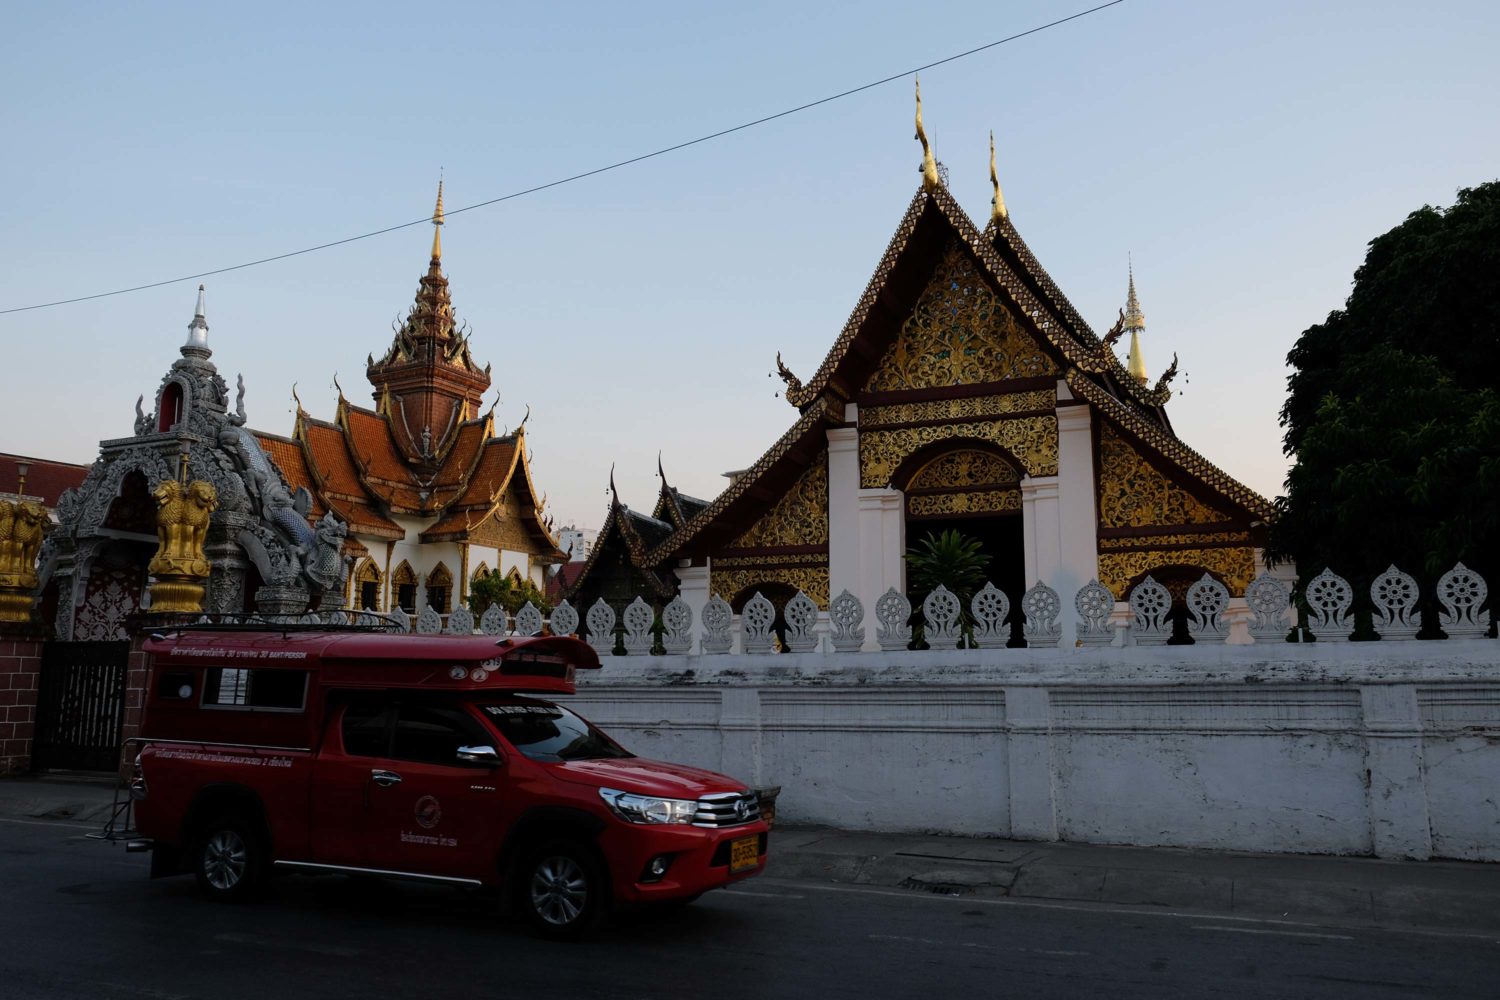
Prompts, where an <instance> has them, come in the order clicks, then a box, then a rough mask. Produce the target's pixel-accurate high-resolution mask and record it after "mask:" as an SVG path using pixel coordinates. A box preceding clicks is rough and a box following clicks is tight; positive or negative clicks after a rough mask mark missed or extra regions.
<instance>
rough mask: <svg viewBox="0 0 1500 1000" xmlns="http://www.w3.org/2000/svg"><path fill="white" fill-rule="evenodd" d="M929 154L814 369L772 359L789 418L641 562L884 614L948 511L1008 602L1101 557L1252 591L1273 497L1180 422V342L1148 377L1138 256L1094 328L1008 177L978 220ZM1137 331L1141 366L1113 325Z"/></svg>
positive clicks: (735, 586) (698, 588)
mask: <svg viewBox="0 0 1500 1000" xmlns="http://www.w3.org/2000/svg"><path fill="white" fill-rule="evenodd" d="M919 128H920V122H919ZM925 145H926V144H925V143H924V147H925ZM992 156H993V153H992ZM928 159H930V152H929V153H928ZM925 166H930V164H926V165H924V182H923V185H922V188H921V189H920V190H919V191H918V192H917V194H916V196H915V197H914V198H913V199H912V202H911V204H910V206H909V208H908V210H907V212H906V215H905V216H904V217H903V218H902V220H901V223H900V225H899V226H898V227H897V230H896V233H895V235H894V237H893V238H892V240H891V243H890V246H889V247H888V249H887V250H886V253H885V255H884V257H883V258H882V259H881V261H880V263H879V265H878V267H877V268H876V270H875V274H874V276H873V277H872V278H871V280H870V283H869V286H868V287H867V288H866V290H865V292H864V294H863V295H862V296H861V297H860V299H859V302H858V303H857V304H856V306H855V309H854V312H853V315H852V316H851V317H850V318H849V321H848V323H847V324H846V325H845V326H844V329H843V330H842V331H841V332H840V333H839V335H838V337H837V339H836V340H835V341H834V343H833V346H832V347H831V348H830V349H829V351H828V353H827V356H826V357H825V359H824V360H823V363H822V364H821V365H820V366H819V368H818V370H817V371H816V373H815V374H814V375H813V376H812V377H811V378H810V379H808V380H807V381H806V382H803V381H801V380H799V379H798V378H797V377H796V376H795V375H793V374H792V373H791V372H790V371H789V370H788V369H786V368H785V366H781V365H780V364H779V361H778V366H779V367H780V369H781V375H782V378H783V379H784V380H785V381H786V383H787V389H786V393H785V395H786V399H787V400H788V402H790V403H791V404H792V405H793V406H795V407H796V409H797V411H798V413H797V416H796V418H795V420H794V421H793V423H792V425H791V427H790V428H789V429H788V430H787V431H786V433H785V434H783V435H782V436H781V438H780V439H779V440H777V441H776V443H775V444H773V445H772V446H771V447H770V448H769V449H768V450H767V451H766V452H765V453H764V454H763V455H762V456H761V457H760V459H759V460H758V461H756V462H755V463H754V465H752V466H751V467H750V468H749V469H748V470H747V471H746V472H744V473H743V474H741V475H739V476H738V477H737V478H736V479H735V480H734V481H733V482H732V484H731V485H730V487H729V488H728V489H727V490H725V491H724V493H723V494H721V495H720V496H719V497H718V498H717V499H715V500H714V501H713V502H712V503H711V504H709V505H708V506H706V507H705V508H704V509H702V510H701V511H699V512H698V513H697V514H695V515H694V516H693V517H691V519H689V520H688V521H687V522H686V523H685V524H682V525H681V526H680V527H677V528H676V530H674V531H673V532H672V533H671V535H670V536H669V537H668V538H666V539H665V540H664V541H662V542H661V543H660V544H658V545H656V546H655V547H654V548H652V549H651V550H650V551H649V552H647V553H644V554H642V555H641V556H640V557H639V559H638V562H639V563H640V565H641V567H642V568H654V569H656V570H657V571H658V572H661V571H664V570H668V569H670V572H671V573H672V574H673V575H674V576H675V577H676V579H677V581H678V584H679V591H680V593H681V595H682V597H683V598H684V600H685V601H686V602H687V603H688V604H689V606H691V607H693V608H694V609H695V611H701V610H702V608H703V607H704V605H705V604H706V603H707V601H708V599H709V596H710V595H711V594H718V595H720V596H722V597H723V598H725V599H726V600H728V601H730V603H731V604H732V605H733V607H734V608H735V610H738V609H739V608H740V607H741V606H742V605H743V604H744V602H745V601H746V600H747V599H749V598H750V597H751V596H753V595H754V594H755V593H757V592H759V593H762V594H764V595H765V596H766V597H768V598H770V599H771V600H772V601H773V603H775V604H776V605H777V607H778V609H779V608H780V607H782V606H783V605H784V603H785V601H786V600H787V599H789V598H790V597H791V596H792V595H794V594H795V593H796V592H797V591H799V590H800V591H803V592H805V593H806V594H808V595H809V596H810V597H811V598H812V599H813V600H814V601H815V602H816V603H817V604H818V606H819V607H820V608H822V609H824V610H826V609H827V607H828V604H829V599H830V597H831V596H832V595H835V594H838V593H839V592H841V591H844V590H848V591H849V592H850V593H852V594H854V595H855V596H857V597H859V598H860V599H861V601H862V602H863V605H864V608H865V609H866V613H867V614H869V613H870V612H871V611H872V610H873V609H874V607H875V604H876V601H877V600H878V598H879V597H880V596H881V595H882V594H884V593H885V592H886V591H887V590H888V589H889V588H895V589H896V590H898V591H905V590H906V589H907V588H906V562H905V556H906V554H907V552H908V550H909V549H910V547H912V546H913V545H915V544H916V543H917V542H918V540H919V539H921V538H925V537H926V535H927V534H928V533H929V532H938V531H941V530H942V529H944V528H947V527H954V528H958V529H960V530H961V531H962V532H963V533H964V534H966V535H968V536H970V537H973V538H977V539H978V540H980V542H981V543H982V545H983V549H984V552H985V553H986V554H987V555H989V556H990V565H989V576H990V578H991V580H992V581H993V582H994V583H995V585H996V586H997V587H999V588H1001V589H1002V590H1004V591H1005V592H1006V593H1007V594H1008V595H1009V596H1010V599H1011V604H1012V607H1016V606H1018V605H1019V602H1020V598H1021V596H1022V594H1023V593H1024V592H1025V590H1026V589H1027V588H1029V587H1031V586H1032V585H1033V584H1034V583H1036V582H1038V581H1044V582H1046V583H1047V584H1048V585H1050V586H1051V587H1052V588H1053V589H1054V590H1056V591H1057V593H1058V594H1059V595H1060V597H1061V599H1062V601H1063V602H1064V603H1066V604H1067V605H1070V606H1071V604H1072V599H1073V595H1074V594H1076V593H1077V592H1078V591H1079V589H1080V588H1081V587H1083V586H1084V585H1085V584H1087V583H1089V582H1090V581H1091V580H1095V579H1097V580H1098V581H1100V582H1102V583H1103V584H1104V585H1105V586H1106V587H1108V588H1109V590H1110V591H1111V592H1112V593H1113V595H1114V596H1115V598H1116V600H1117V601H1123V600H1124V598H1125V595H1126V594H1127V592H1128V591H1129V590H1130V588H1131V587H1132V586H1133V585H1134V584H1136V583H1137V582H1139V581H1140V580H1142V579H1143V578H1144V577H1145V576H1146V575H1148V574H1149V575H1152V576H1153V577H1154V578H1155V579H1156V580H1157V581H1158V582H1160V583H1164V584H1165V585H1166V586H1167V587H1168V588H1169V589H1170V590H1171V591H1172V593H1173V594H1174V596H1175V597H1176V598H1177V600H1178V601H1179V602H1180V601H1181V599H1182V597H1183V594H1184V592H1185V591H1186V589H1187V587H1188V586H1189V585H1190V584H1191V583H1193V582H1195V581H1197V580H1199V579H1201V578H1202V576H1203V575H1204V573H1208V574H1209V575H1211V576H1212V577H1214V578H1216V579H1218V580H1219V581H1220V582H1222V583H1224V584H1225V585H1226V586H1227V588H1228V590H1229V592H1230V594H1231V597H1232V598H1234V599H1235V600H1232V601H1231V608H1230V611H1231V614H1233V613H1234V612H1235V611H1236V610H1237V609H1240V608H1243V600H1242V598H1243V595H1244V592H1245V587H1246V585H1247V584H1248V583H1249V582H1250V580H1251V579H1252V578H1253V577H1254V576H1255V575H1256V574H1257V573H1258V571H1260V570H1261V569H1262V568H1263V566H1262V561H1261V558H1260V550H1259V544H1260V535H1261V531H1262V529H1263V527H1264V525H1265V523H1266V521H1267V519H1268V518H1269V517H1270V516H1271V514H1272V507H1271V504H1270V503H1269V502H1268V501H1267V500H1265V499H1264V498H1263V497H1260V496H1258V495H1257V494H1256V493H1254V492H1253V491H1252V490H1250V489H1248V488H1246V487H1245V486H1243V485H1242V484H1240V483H1239V482H1237V481H1236V480H1234V479H1233V478H1232V477H1230V476H1229V475H1227V474H1226V473H1224V472H1223V471H1221V470H1219V469H1218V468H1216V467H1214V466H1213V465H1212V464H1211V463H1209V462H1208V461H1207V460H1206V459H1204V458H1203V457H1202V456H1200V455H1199V454H1198V453H1196V452H1194V451H1193V450H1192V449H1191V448H1189V447H1188V446H1187V445H1185V444H1184V443H1183V442H1182V441H1181V440H1180V439H1179V438H1178V437H1177V435H1176V433H1175V431H1174V430H1173V427H1172V424H1171V422H1170V420H1169V419H1168V417H1167V412H1166V409H1165V404H1166V402H1167V401H1168V399H1169V398H1170V395H1171V392H1170V389H1169V384H1170V381H1171V379H1172V377H1173V376H1174V375H1175V369H1176V364H1175V359H1174V363H1173V365H1172V366H1171V368H1169V369H1168V371H1167V372H1166V373H1165V374H1164V375H1163V376H1162V378H1161V379H1160V380H1158V382H1157V384H1156V385H1155V386H1148V384H1147V383H1148V380H1147V379H1146V377H1145V366H1144V360H1143V358H1142V353H1141V344H1140V334H1141V332H1142V330H1143V329H1144V321H1143V316H1142V313H1141V310H1140V306H1139V302H1138V300H1137V298H1136V295H1135V287H1134V276H1133V274H1132V275H1131V281H1130V289H1129V303H1128V305H1129V312H1130V316H1129V317H1127V316H1125V310H1122V311H1121V321H1120V323H1119V324H1117V325H1116V328H1115V329H1114V330H1112V331H1110V333H1109V334H1108V335H1106V337H1105V338H1104V339H1102V340H1101V338H1100V337H1098V336H1097V335H1095V333H1094V332H1093V331H1092V330H1091V329H1090V327H1089V326H1088V324H1087V323H1086V322H1084V320H1083V319H1082V317H1080V316H1079V315H1078V313H1077V311H1076V310H1075V309H1074V308H1073V306H1072V305H1071V304H1070V303H1069V302H1068V300H1067V298H1066V297H1065V296H1064V295H1063V294H1062V292H1061V290H1059V289H1058V287H1057V286H1056V284H1055V283H1054V282H1053V281H1052V279H1051V278H1050V277H1049V276H1048V274H1047V272H1046V271H1045V270H1044V269H1043V268H1042V267H1041V265H1040V264H1039V263H1038V262H1037V260H1036V258H1035V257H1034V256H1033V255H1032V253H1031V251H1030V250H1029V249H1028V248H1027V246H1026V243H1025V241H1024V240H1023V239H1022V238H1021V235H1020V233H1019V232H1018V231H1017V230H1016V227H1015V225H1014V224H1013V223H1012V222H1011V220H1010V218H1009V215H1008V213H1007V212H1006V211H1005V207H1004V200H1003V198H1002V197H1001V195H1000V190H999V184H998V181H996V182H995V199H994V202H993V206H992V211H991V215H990V220H989V223H988V224H987V225H986V227H985V228H983V229H980V228H979V227H977V226H976V225H975V224H974V223H973V222H972V221H971V220H970V219H969V217H968V216H967V215H965V213H964V212H963V210H962V209H960V208H959V207H958V205H957V204H956V203H955V202H954V200H953V198H952V197H951V196H950V195H949V193H948V191H947V189H946V188H945V187H944V186H943V184H942V183H941V181H940V180H938V176H937V171H936V170H935V169H931V170H929V169H925ZM992 169H993V159H992ZM992 176H993V174H992ZM1125 332H1129V333H1130V335H1131V343H1130V356H1129V364H1130V367H1129V368H1127V367H1126V365H1124V364H1122V363H1121V362H1120V360H1119V359H1118V357H1117V356H1116V354H1115V350H1114V347H1113V343H1114V341H1115V340H1117V339H1119V337H1120V336H1121V335H1122V334H1123V333H1125ZM585 579H586V578H585ZM1073 619H1074V616H1073V615H1072V614H1066V615H1064V616H1063V623H1064V628H1065V629H1068V630H1071V629H1072V628H1073V627H1074V621H1073ZM867 621H868V619H867ZM873 633H874V629H873V627H872V628H869V629H867V636H866V645H867V647H868V648H873V643H874V635H873ZM1071 639H1072V636H1071V635H1070V634H1065V635H1064V636H1063V641H1064V643H1065V644H1070V642H1071Z"/></svg>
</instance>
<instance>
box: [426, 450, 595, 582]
mask: <svg viewBox="0 0 1500 1000" xmlns="http://www.w3.org/2000/svg"><path fill="white" fill-rule="evenodd" d="M491 448H505V449H508V450H509V455H508V458H507V459H506V461H505V463H504V464H503V466H502V467H501V468H500V469H498V470H493V471H492V473H491V474H490V475H488V476H480V470H481V466H482V465H483V464H484V462H485V458H486V457H487V454H486V453H487V451H488V449H491ZM479 453H480V455H479V458H478V459H476V460H475V462H474V465H473V467H472V468H471V469H470V470H469V473H468V475H467V477H466V478H465V486H464V490H463V492H462V493H460V494H459V496H458V497H456V498H455V499H454V500H453V501H451V502H450V503H449V505H448V507H447V508H446V509H445V511H444V513H443V516H442V518H441V519H440V520H439V521H438V522H437V523H436V524H434V525H433V526H432V527H430V528H428V529H427V530H426V531H424V532H422V536H421V538H422V541H424V542H444V541H468V540H469V536H470V533H471V532H472V531H474V530H475V529H477V528H478V527H480V526H481V525H483V524H484V523H485V522H486V521H487V520H488V519H490V518H491V517H496V516H498V513H499V509H500V507H501V506H502V505H503V504H504V502H505V496H506V493H507V492H508V491H509V490H510V489H511V488H512V487H513V486H514V487H515V488H516V490H517V491H518V492H519V493H520V497H519V500H520V507H521V511H520V516H519V520H520V521H521V522H522V523H523V524H524V525H525V527H526V530H528V531H529V532H530V533H531V534H532V535H533V536H534V538H535V539H536V541H537V542H538V545H539V547H540V548H541V549H542V551H541V552H540V553H536V554H535V556H536V558H537V561H538V562H565V561H567V555H566V553H564V552H563V551H562V550H561V549H559V548H558V546H557V540H556V539H555V538H553V536H552V532H551V531H549V530H548V528H547V525H546V523H545V522H544V521H543V520H542V514H541V510H540V502H539V498H538V496H537V492H536V483H535V481H534V480H533V479H532V478H531V459H530V456H529V455H528V453H527V451H526V432H525V430H524V429H517V431H516V432H515V433H514V434H512V435H509V436H507V437H503V438H490V439H488V440H486V441H485V442H484V445H483V447H481V448H480V449H479ZM517 473H519V477H518V476H517ZM481 479H483V481H481Z"/></svg>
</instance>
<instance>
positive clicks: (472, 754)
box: [458, 747, 503, 767]
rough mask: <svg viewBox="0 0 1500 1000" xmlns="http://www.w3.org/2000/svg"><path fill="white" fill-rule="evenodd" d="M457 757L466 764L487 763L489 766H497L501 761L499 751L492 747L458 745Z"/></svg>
mask: <svg viewBox="0 0 1500 1000" xmlns="http://www.w3.org/2000/svg"><path fill="white" fill-rule="evenodd" d="M458 759H459V760H461V761H463V762H464V763H466V764H488V765H490V766H491V767H499V766H500V764H501V763H503V761H502V760H501V759H500V751H498V750H496V749H495V748H494V747H459V748H458Z"/></svg>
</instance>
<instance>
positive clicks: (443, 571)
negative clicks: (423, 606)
mask: <svg viewBox="0 0 1500 1000" xmlns="http://www.w3.org/2000/svg"><path fill="white" fill-rule="evenodd" d="M452 593H453V574H452V572H450V571H449V569H448V567H447V566H445V565H443V564H442V563H438V564H437V566H436V567H435V568H434V569H433V571H432V572H431V573H428V574H427V603H428V605H429V606H430V607H431V608H432V609H433V610H434V611H436V612H437V613H438V614H440V615H446V614H447V613H448V612H449V611H450V610H452V609H451V608H450V607H449V605H448V602H449V598H450V596H451V595H452Z"/></svg>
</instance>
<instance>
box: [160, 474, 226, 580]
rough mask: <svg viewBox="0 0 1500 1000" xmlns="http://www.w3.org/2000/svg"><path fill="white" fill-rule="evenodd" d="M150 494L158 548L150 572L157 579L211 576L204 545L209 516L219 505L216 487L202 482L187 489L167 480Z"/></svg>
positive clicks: (189, 484) (192, 484)
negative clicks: (153, 506)
mask: <svg viewBox="0 0 1500 1000" xmlns="http://www.w3.org/2000/svg"><path fill="white" fill-rule="evenodd" d="M151 495H152V496H154V497H155V498H156V539H157V548H156V555H155V556H154V557H153V558H152V560H151V565H150V567H149V568H150V571H151V572H152V573H153V574H155V575H157V576H165V575H180V576H196V577H206V576H208V574H209V571H210V570H211V569H212V567H211V566H210V565H209V562H208V559H207V557H206V556H205V555H204V554H203V543H204V541H205V540H206V539H207V537H208V520H209V516H210V515H211V514H213V512H214V509H215V508H216V507H218V506H219V496H218V494H217V493H215V492H214V488H213V486H212V485H211V484H209V483H206V482H204V481H202V480H201V479H197V480H194V481H193V482H191V483H188V484H187V485H186V486H184V485H183V484H182V483H179V482H178V481H177V480H175V479H166V480H163V481H162V482H161V484H160V485H159V486H157V487H156V490H155V491H154V492H153V493H152V494H151Z"/></svg>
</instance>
